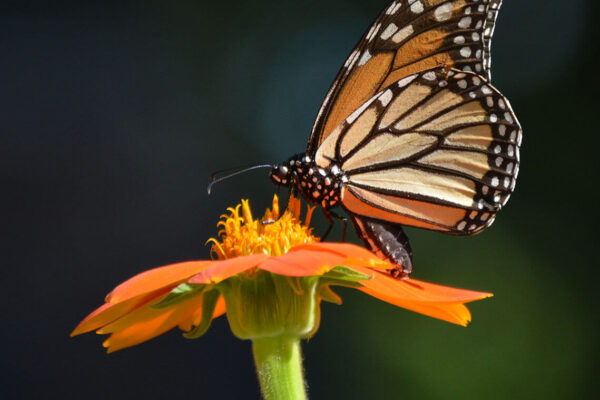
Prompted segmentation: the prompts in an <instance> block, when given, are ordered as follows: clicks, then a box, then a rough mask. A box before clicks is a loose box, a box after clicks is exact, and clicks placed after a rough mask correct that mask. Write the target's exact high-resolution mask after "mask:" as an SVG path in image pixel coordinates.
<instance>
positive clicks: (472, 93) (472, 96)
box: [469, 92, 477, 99]
mask: <svg viewBox="0 0 600 400" xmlns="http://www.w3.org/2000/svg"><path fill="white" fill-rule="evenodd" d="M469 97H470V98H472V99H474V98H475V97H477V94H476V93H475V92H469Z"/></svg>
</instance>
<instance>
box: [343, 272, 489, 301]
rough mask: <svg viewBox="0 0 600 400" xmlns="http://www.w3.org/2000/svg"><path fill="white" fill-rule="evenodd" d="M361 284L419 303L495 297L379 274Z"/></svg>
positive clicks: (387, 294) (385, 294)
mask: <svg viewBox="0 0 600 400" xmlns="http://www.w3.org/2000/svg"><path fill="white" fill-rule="evenodd" d="M352 268H353V269H355V270H357V271H358V272H362V273H364V274H368V273H369V272H371V273H372V271H373V270H372V269H370V268H365V267H359V266H353V267H352ZM361 284H362V285H364V286H365V287H366V288H368V289H370V290H372V291H374V292H377V293H381V294H382V295H384V296H392V297H395V298H398V299H402V300H408V301H417V302H432V303H468V302H471V301H475V300H481V299H485V298H486V297H491V296H493V294H492V293H485V292H476V291H473V290H466V289H457V288H452V287H448V286H440V285H435V284H433V283H428V282H423V281H418V280H416V279H395V278H393V277H391V276H390V275H387V274H382V273H379V272H376V273H375V274H374V276H373V279H370V280H367V281H362V282H361Z"/></svg>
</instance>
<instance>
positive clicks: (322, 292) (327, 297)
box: [319, 285, 342, 306]
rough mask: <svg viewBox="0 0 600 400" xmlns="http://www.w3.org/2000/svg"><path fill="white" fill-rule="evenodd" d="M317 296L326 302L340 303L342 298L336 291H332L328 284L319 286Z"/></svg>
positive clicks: (339, 304)
mask: <svg viewBox="0 0 600 400" xmlns="http://www.w3.org/2000/svg"><path fill="white" fill-rule="evenodd" d="M319 297H320V298H321V299H323V300H324V301H326V302H329V303H334V304H337V305H338V306H341V305H342V298H341V297H340V295H338V294H337V293H336V292H334V291H333V290H332V289H331V287H330V286H329V285H322V286H320V287H319Z"/></svg>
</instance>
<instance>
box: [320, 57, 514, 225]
mask: <svg viewBox="0 0 600 400" xmlns="http://www.w3.org/2000/svg"><path fill="white" fill-rule="evenodd" d="M520 141H521V129H520V126H519V124H518V122H517V119H516V117H515V115H514V113H513V112H512V109H511V107H510V104H509V103H508V100H506V98H504V96H502V94H500V93H499V92H498V91H497V90H496V89H495V88H494V87H492V86H491V85H489V83H488V82H487V81H486V80H485V79H484V78H483V77H481V76H479V75H477V74H475V73H470V72H464V71H459V70H449V71H448V70H446V69H445V68H434V69H431V70H427V71H424V72H421V73H418V74H413V75H409V76H408V77H405V78H403V79H401V80H400V81H398V82H396V83H394V84H393V85H391V86H389V87H388V88H386V89H384V90H382V91H381V92H379V93H378V94H376V95H375V96H373V98H371V99H370V100H369V101H367V102H366V103H365V104H364V105H363V106H362V107H360V108H359V109H358V110H356V111H355V112H354V113H352V114H351V115H350V116H349V117H348V118H346V119H345V120H344V121H343V122H342V123H341V124H340V125H339V126H338V127H337V128H336V129H334V131H333V133H332V134H331V135H330V136H329V137H328V138H327V139H326V140H325V142H323V144H322V145H321V146H320V148H319V149H318V151H317V153H316V158H315V160H316V162H317V164H318V165H319V166H321V167H329V166H330V165H331V163H336V164H338V165H339V167H340V168H341V170H342V171H344V173H345V174H346V176H347V179H348V182H347V184H346V186H345V188H344V189H343V190H342V194H341V197H342V205H343V206H344V207H345V208H346V209H347V210H348V211H349V212H350V213H353V214H357V215H362V216H370V217H373V218H376V219H379V220H385V221H389V222H392V223H396V224H403V225H412V226H417V227H421V228H426V229H433V230H439V231H443V232H447V233H454V234H463V235H464V234H474V233H477V232H479V231H481V230H482V229H484V228H485V227H487V226H489V225H490V224H491V222H492V221H493V219H494V216H495V213H496V212H497V211H498V210H499V209H500V208H501V207H502V206H503V205H504V204H505V203H506V201H507V200H508V197H509V196H510V193H511V192H512V191H513V189H514V185H515V179H516V176H517V174H518V166H519V146H520Z"/></svg>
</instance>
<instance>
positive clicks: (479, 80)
mask: <svg viewBox="0 0 600 400" xmlns="http://www.w3.org/2000/svg"><path fill="white" fill-rule="evenodd" d="M473 85H475V86H479V85H481V79H479V77H477V76H474V77H473Z"/></svg>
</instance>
